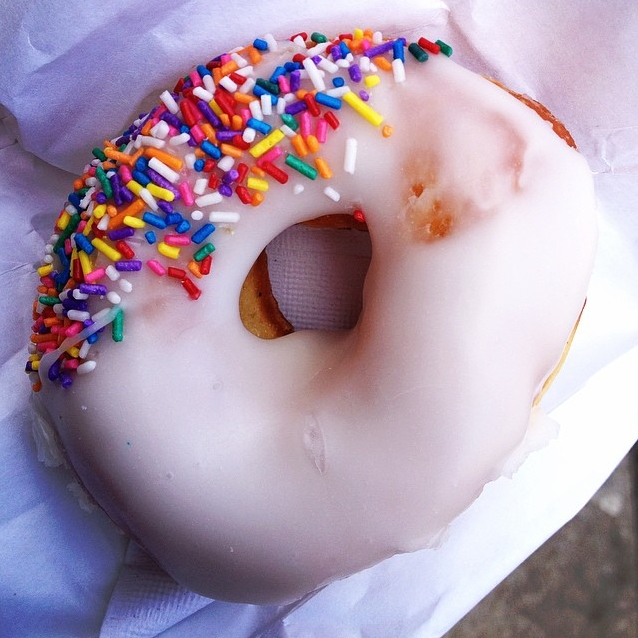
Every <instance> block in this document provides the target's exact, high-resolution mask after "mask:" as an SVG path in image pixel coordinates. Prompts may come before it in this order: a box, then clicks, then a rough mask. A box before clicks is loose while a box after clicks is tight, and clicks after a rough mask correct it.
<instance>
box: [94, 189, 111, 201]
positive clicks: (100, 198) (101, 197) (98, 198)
mask: <svg viewBox="0 0 638 638" xmlns="http://www.w3.org/2000/svg"><path fill="white" fill-rule="evenodd" d="M95 201H96V202H97V203H98V204H106V202H107V201H108V199H107V197H106V195H105V194H104V193H103V192H102V191H100V192H99V193H98V194H97V196H96V197H95Z"/></svg>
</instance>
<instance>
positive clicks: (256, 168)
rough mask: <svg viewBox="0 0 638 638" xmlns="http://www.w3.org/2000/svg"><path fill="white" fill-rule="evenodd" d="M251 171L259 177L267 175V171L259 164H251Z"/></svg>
mask: <svg viewBox="0 0 638 638" xmlns="http://www.w3.org/2000/svg"><path fill="white" fill-rule="evenodd" d="M250 172H251V173H252V174H253V175H257V177H266V171H264V170H263V169H262V168H259V166H255V165H253V166H251V167H250Z"/></svg>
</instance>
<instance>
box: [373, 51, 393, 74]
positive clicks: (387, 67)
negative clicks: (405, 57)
mask: <svg viewBox="0 0 638 638" xmlns="http://www.w3.org/2000/svg"><path fill="white" fill-rule="evenodd" d="M372 61H373V62H374V64H376V65H377V67H378V68H380V69H382V70H383V71H392V62H390V60H388V58H384V57H383V56H382V55H377V56H376V57H375V58H372Z"/></svg>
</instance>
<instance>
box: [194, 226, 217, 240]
mask: <svg viewBox="0 0 638 638" xmlns="http://www.w3.org/2000/svg"><path fill="white" fill-rule="evenodd" d="M214 231H215V226H213V224H204V225H203V226H202V227H201V228H200V229H199V230H197V231H196V232H194V233H193V234H192V235H191V240H192V241H193V242H195V243H196V244H201V243H202V242H203V241H204V240H205V239H206V238H207V237H208V236H209V235H211V234H212V233H213V232H214Z"/></svg>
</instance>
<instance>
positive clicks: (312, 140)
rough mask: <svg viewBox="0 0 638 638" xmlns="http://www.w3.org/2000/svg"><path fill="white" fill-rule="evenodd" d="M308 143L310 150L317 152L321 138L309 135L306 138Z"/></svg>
mask: <svg viewBox="0 0 638 638" xmlns="http://www.w3.org/2000/svg"><path fill="white" fill-rule="evenodd" d="M306 144H307V145H308V150H309V151H310V152H311V153H316V152H317V151H318V150H319V140H318V139H317V138H316V136H315V135H308V137H307V138H306Z"/></svg>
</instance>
